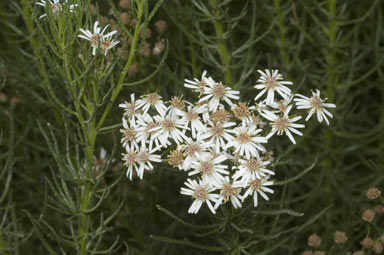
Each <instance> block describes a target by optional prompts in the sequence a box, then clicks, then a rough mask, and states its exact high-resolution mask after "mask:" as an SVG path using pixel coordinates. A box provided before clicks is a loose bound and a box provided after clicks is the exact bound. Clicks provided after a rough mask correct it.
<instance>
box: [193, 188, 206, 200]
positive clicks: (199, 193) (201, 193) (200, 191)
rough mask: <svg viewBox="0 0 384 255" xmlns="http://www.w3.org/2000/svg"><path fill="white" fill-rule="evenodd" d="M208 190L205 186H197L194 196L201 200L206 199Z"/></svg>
mask: <svg viewBox="0 0 384 255" xmlns="http://www.w3.org/2000/svg"><path fill="white" fill-rule="evenodd" d="M207 195H208V194H207V190H206V189H205V188H204V187H201V186H200V187H197V188H196V189H195V191H194V192H193V196H194V197H195V198H196V199H199V200H206V199H207Z"/></svg>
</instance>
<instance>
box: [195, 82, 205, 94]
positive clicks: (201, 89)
mask: <svg viewBox="0 0 384 255" xmlns="http://www.w3.org/2000/svg"><path fill="white" fill-rule="evenodd" d="M206 86H207V83H206V82H205V81H199V82H198V83H197V90H198V91H199V92H200V93H201V94H202V93H203V92H204V89H205V87H206Z"/></svg>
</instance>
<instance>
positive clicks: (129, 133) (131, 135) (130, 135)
mask: <svg viewBox="0 0 384 255" xmlns="http://www.w3.org/2000/svg"><path fill="white" fill-rule="evenodd" d="M120 132H121V133H123V139H122V140H124V141H132V140H133V139H135V135H136V131H135V130H133V129H131V128H129V129H120Z"/></svg>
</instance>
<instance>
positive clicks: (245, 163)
mask: <svg viewBox="0 0 384 255" xmlns="http://www.w3.org/2000/svg"><path fill="white" fill-rule="evenodd" d="M239 163H240V164H239V165H238V166H235V167H234V169H238V170H237V171H236V172H235V174H234V175H233V176H232V179H234V180H238V179H240V183H242V186H243V187H245V186H247V184H248V183H249V182H250V181H252V180H256V179H262V178H264V177H265V176H267V175H274V174H275V172H273V171H271V170H269V169H267V168H265V167H266V166H267V165H269V164H270V163H271V162H269V161H262V160H261V159H256V158H250V159H239Z"/></svg>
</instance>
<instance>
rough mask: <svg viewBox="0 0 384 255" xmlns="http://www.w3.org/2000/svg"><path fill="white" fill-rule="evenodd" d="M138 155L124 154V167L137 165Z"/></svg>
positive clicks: (132, 153)
mask: <svg viewBox="0 0 384 255" xmlns="http://www.w3.org/2000/svg"><path fill="white" fill-rule="evenodd" d="M136 159H137V154H136V153H135V152H128V153H126V154H124V161H125V162H124V165H126V166H129V165H133V164H135V163H136Z"/></svg>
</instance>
